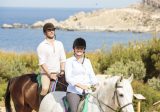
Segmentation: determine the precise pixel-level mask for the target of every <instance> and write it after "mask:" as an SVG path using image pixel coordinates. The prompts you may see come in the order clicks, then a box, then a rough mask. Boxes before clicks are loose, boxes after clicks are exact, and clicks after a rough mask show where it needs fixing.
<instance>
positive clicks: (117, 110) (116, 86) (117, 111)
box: [90, 81, 132, 112]
mask: <svg viewBox="0 0 160 112" xmlns="http://www.w3.org/2000/svg"><path fill="white" fill-rule="evenodd" d="M118 88H123V86H119V85H118V81H117V82H116V85H115V91H114V95H113V97H112V99H113V100H114V101H115V98H116V99H117V103H118V108H117V109H114V108H113V107H111V106H109V105H108V104H105V103H104V102H103V101H101V100H99V99H98V94H97V96H94V95H92V94H90V95H91V96H93V97H94V98H96V99H97V101H98V104H99V107H100V109H101V110H102V112H105V111H104V110H103V108H102V106H101V104H103V105H105V106H106V107H108V108H110V109H111V110H112V111H114V112H121V111H122V109H123V108H125V107H127V106H129V105H132V102H130V103H127V104H125V105H123V106H121V105H120V102H119V97H118V93H117V89H118Z"/></svg>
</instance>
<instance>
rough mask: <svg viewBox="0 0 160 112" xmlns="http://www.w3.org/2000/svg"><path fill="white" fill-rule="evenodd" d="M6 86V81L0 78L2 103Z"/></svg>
mask: <svg viewBox="0 0 160 112" xmlns="http://www.w3.org/2000/svg"><path fill="white" fill-rule="evenodd" d="M6 86H7V83H6V82H5V81H4V80H2V78H1V77H0V101H2V100H3V97H4V94H5V91H6Z"/></svg>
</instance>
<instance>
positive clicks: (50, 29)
mask: <svg viewBox="0 0 160 112" xmlns="http://www.w3.org/2000/svg"><path fill="white" fill-rule="evenodd" d="M55 29H56V28H48V29H47V31H49V32H50V31H55Z"/></svg>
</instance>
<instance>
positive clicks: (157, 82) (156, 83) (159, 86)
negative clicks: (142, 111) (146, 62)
mask: <svg viewBox="0 0 160 112" xmlns="http://www.w3.org/2000/svg"><path fill="white" fill-rule="evenodd" d="M148 85H149V86H150V87H152V88H153V89H155V90H158V91H160V79H159V78H158V79H157V78H155V77H153V78H152V79H149V80H148Z"/></svg>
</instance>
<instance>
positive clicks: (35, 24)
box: [31, 21, 44, 28]
mask: <svg viewBox="0 0 160 112" xmlns="http://www.w3.org/2000/svg"><path fill="white" fill-rule="evenodd" d="M43 25H44V22H43V21H37V22H35V23H34V24H32V25H31V28H40V27H43Z"/></svg>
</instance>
